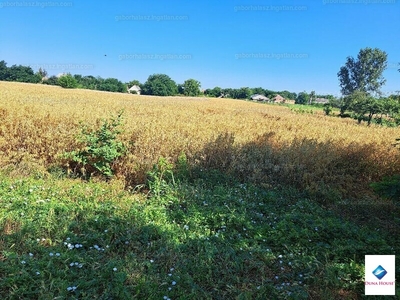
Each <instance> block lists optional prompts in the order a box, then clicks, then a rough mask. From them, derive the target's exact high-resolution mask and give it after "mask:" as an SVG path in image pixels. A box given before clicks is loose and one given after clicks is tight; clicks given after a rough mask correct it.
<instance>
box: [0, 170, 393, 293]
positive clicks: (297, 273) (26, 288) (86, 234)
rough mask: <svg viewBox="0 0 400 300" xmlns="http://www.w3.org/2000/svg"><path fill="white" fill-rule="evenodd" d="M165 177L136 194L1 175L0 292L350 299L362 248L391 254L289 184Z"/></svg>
mask: <svg viewBox="0 0 400 300" xmlns="http://www.w3.org/2000/svg"><path fill="white" fill-rule="evenodd" d="M169 178H170V179H169V180H168V178H167V177H165V176H164V175H162V174H161V173H157V171H154V172H153V175H152V176H151V181H150V182H149V186H150V187H151V189H150V191H149V193H148V194H147V195H145V194H132V193H128V192H126V191H124V190H123V189H122V187H121V185H122V186H123V184H121V183H119V182H118V181H113V182H111V183H108V184H106V183H84V182H81V181H80V180H72V179H53V178H48V179H47V180H43V179H34V178H26V179H18V178H9V177H5V176H3V175H1V178H0V207H1V209H0V230H1V232H0V261H1V263H0V296H1V297H2V298H3V299H135V298H137V299H361V295H362V294H363V292H364V286H363V278H364V274H363V272H364V266H363V263H364V255H365V254H367V253H373V254H394V253H395V252H396V249H394V245H396V244H395V241H394V239H393V236H392V237H390V236H389V235H387V234H385V233H383V232H380V231H379V229H376V230H373V229H371V227H367V226H364V227H360V226H357V225H355V224H353V223H349V222H347V221H344V220H343V219H341V218H339V217H337V216H336V215H334V214H333V213H331V212H329V211H327V210H326V209H323V208H322V207H320V206H319V205H318V204H316V203H315V202H312V201H310V200H308V199H306V198H299V197H300V196H299V195H298V194H297V193H296V192H293V191H287V190H286V191H278V190H270V191H266V190H264V189H259V188H257V187H255V186H252V185H246V184H239V183H237V182H235V181H232V180H229V179H226V178H224V176H222V174H219V173H215V172H205V171H199V172H198V174H196V176H195V177H192V179H191V180H190V181H184V180H182V181H179V180H178V179H176V178H173V177H169ZM397 250H398V249H397ZM398 292H399V291H398Z"/></svg>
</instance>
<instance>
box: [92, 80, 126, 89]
mask: <svg viewBox="0 0 400 300" xmlns="http://www.w3.org/2000/svg"><path fill="white" fill-rule="evenodd" d="M97 89H98V90H100V91H108V92H118V93H125V92H127V90H126V85H125V84H123V83H122V82H121V81H119V80H118V79H116V78H107V79H104V80H103V81H101V82H100V84H99V86H98V87H97Z"/></svg>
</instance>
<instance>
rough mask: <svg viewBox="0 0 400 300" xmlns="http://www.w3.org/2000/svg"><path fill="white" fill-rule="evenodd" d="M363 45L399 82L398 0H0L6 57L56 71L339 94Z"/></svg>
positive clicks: (399, 84) (1, 55)
mask: <svg viewBox="0 0 400 300" xmlns="http://www.w3.org/2000/svg"><path fill="white" fill-rule="evenodd" d="M343 2H347V3H343ZM349 2H351V3H349ZM387 2H389V3H387ZM365 47H371V48H379V49H381V50H383V51H386V53H387V54H388V69H387V70H386V71H385V72H384V74H383V75H384V77H385V78H386V80H387V82H386V85H385V86H384V88H383V89H382V90H383V91H384V92H386V93H394V92H395V91H398V90H400V72H398V71H397V69H398V68H399V66H398V63H400V0H313V1H305V0H303V1H301V0H284V1H281V0H275V1H268V0H254V1H249V0H241V1H240V0H238V1H231V0H221V1H214V0H213V1H207V0H203V1H188V0H180V1H178V0H169V1H154V0H146V1H122V0H114V1H111V0H110V1H89V0H80V1H69V0H65V1H13V0H11V1H3V0H0V60H5V61H6V62H7V64H8V66H11V65H13V64H23V65H30V66H32V67H33V69H34V70H35V71H37V70H38V69H39V67H44V68H45V69H46V70H47V71H48V73H49V75H57V74H59V73H62V72H70V73H72V74H82V75H94V76H101V77H105V78H106V77H115V78H118V79H119V80H121V81H123V82H127V81H130V80H133V79H138V80H139V81H140V82H142V83H143V82H145V81H146V79H147V78H148V76H149V75H151V74H154V73H164V74H167V75H169V76H170V77H171V78H172V79H174V80H175V81H176V82H177V83H183V82H184V81H185V80H186V79H189V78H194V79H197V80H199V81H200V82H201V84H202V88H212V87H215V86H220V87H223V88H227V87H232V88H239V87H242V86H249V87H259V86H261V87H263V88H267V89H270V90H289V91H292V92H301V91H304V90H305V91H307V92H310V91H311V90H315V91H316V92H317V94H325V93H330V94H334V95H339V83H338V78H337V72H338V71H339V69H340V67H341V66H342V65H344V63H345V61H346V57H347V56H354V57H356V56H357V54H358V52H359V50H360V49H362V48H365Z"/></svg>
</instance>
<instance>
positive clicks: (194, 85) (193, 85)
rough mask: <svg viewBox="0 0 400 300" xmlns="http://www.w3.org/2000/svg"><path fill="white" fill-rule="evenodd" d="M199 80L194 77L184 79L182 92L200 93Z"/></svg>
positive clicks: (186, 93)
mask: <svg viewBox="0 0 400 300" xmlns="http://www.w3.org/2000/svg"><path fill="white" fill-rule="evenodd" d="M200 86H201V84H200V82H199V81H197V80H195V79H188V80H185V82H184V83H183V86H182V88H183V94H184V95H185V96H198V95H200Z"/></svg>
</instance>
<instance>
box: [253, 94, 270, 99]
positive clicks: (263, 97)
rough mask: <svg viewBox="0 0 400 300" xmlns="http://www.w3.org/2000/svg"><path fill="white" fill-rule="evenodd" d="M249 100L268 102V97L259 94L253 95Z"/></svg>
mask: <svg viewBox="0 0 400 300" xmlns="http://www.w3.org/2000/svg"><path fill="white" fill-rule="evenodd" d="M250 98H251V99H252V100H258V101H268V100H269V98H268V97H265V96H264V95H260V94H254V95H252V96H250Z"/></svg>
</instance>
